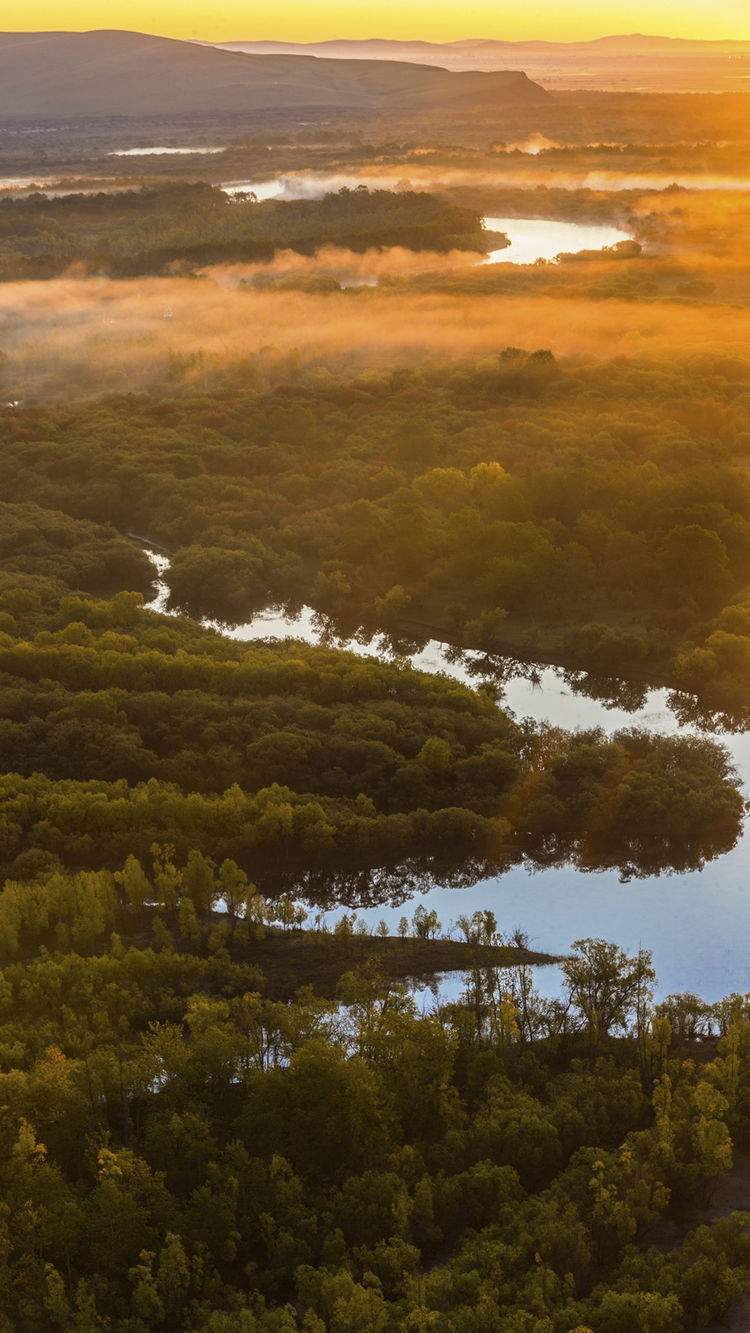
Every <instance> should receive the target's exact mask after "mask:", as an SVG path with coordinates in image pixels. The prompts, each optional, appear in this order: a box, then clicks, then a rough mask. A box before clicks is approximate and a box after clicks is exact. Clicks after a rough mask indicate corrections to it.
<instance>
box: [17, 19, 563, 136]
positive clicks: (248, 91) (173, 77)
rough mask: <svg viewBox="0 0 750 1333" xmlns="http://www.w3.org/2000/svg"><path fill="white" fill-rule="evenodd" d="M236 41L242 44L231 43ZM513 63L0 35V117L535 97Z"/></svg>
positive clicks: (483, 102) (525, 100) (115, 34)
mask: <svg viewBox="0 0 750 1333" xmlns="http://www.w3.org/2000/svg"><path fill="white" fill-rule="evenodd" d="M240 45H242V44H240ZM547 98H548V94H547V93H546V92H545V90H544V88H541V87H539V85H538V84H536V83H533V82H532V81H531V80H530V79H529V78H527V76H526V74H525V73H523V72H521V71H518V70H513V71H507V70H502V71H501V70H493V71H489V72H487V71H475V70H467V71H460V72H459V71H450V70H446V69H443V68H440V67H438V66H433V65H426V64H421V63H412V62H410V61H406V62H405V61H397V60H384V59H380V60H377V59H370V58H369V57H365V58H364V59H361V58H360V59H356V60H355V59H320V58H318V57H317V55H315V54H310V53H305V54H298V53H296V51H295V52H292V53H286V52H282V53H280V54H277V53H275V52H269V51H267V50H265V49H264V50H263V51H261V53H260V54H247V53H246V52H245V51H244V49H243V50H240V51H237V50H227V49H222V48H217V47H215V46H212V45H204V44H200V43H193V42H182V41H174V40H172V39H170V38H166V37H150V36H147V35H145V34H144V33H137V32H121V31H96V32H83V33H78V32H32V33H2V34H0V116H3V117H24V118H36V117H49V116H58V117H76V116H87V117H92V116H104V115H109V116H112V115H121V116H135V115H138V116H153V115H183V114H190V113H196V114H197V113H208V112H211V113H222V112H242V111H258V110H274V109H282V108H285V107H289V108H300V109H302V108H310V109H318V110H320V109H328V108H330V109H332V110H333V109H340V110H346V109H349V108H351V109H352V110H358V111H367V110H369V109H372V110H373V111H379V110H393V111H412V110H415V111H418V110H427V109H429V108H430V107H433V106H434V107H439V108H440V109H441V110H446V109H447V110H450V108H451V107H453V106H455V107H456V108H457V109H458V108H461V109H463V110H472V109H473V108H474V107H476V108H477V109H479V108H483V109H485V110H486V109H492V108H493V107H502V106H508V105H525V104H534V103H537V102H544V101H545V100H547Z"/></svg>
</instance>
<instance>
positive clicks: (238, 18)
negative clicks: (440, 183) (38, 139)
mask: <svg viewBox="0 0 750 1333" xmlns="http://www.w3.org/2000/svg"><path fill="white" fill-rule="evenodd" d="M50 28H56V29H60V28H64V29H84V28H134V29H137V30H139V31H141V32H158V33H163V34H164V35H165V36H171V37H188V38H190V37H193V38H195V37H198V38H203V39H205V40H209V41H222V40H224V41H225V40H229V39H231V38H235V39H239V38H246V39H261V38H274V37H275V38H282V39H285V40H287V41H316V40H318V41H319V40H322V39H324V38H329V37H376V36H377V37H396V38H415V37H420V38H425V39H428V40H431V41H450V40H451V39H457V38H461V37H506V38H511V39H514V40H517V39H521V38H527V37H536V38H539V37H543V38H547V39H551V40H560V41H569V40H575V39H577V38H587V37H599V36H603V35H604V34H607V33H619V32H647V33H667V34H669V35H671V36H678V37H708V38H721V37H724V38H729V37H734V38H745V39H748V40H750V0H567V2H566V0H531V3H530V4H529V5H519V4H518V3H514V4H512V5H511V4H502V3H497V0H467V2H466V3H464V4H459V3H457V0H371V2H370V3H364V2H363V0H282V3H281V4H278V5H259V4H257V3H254V4H248V3H247V0H222V3H221V4H220V5H212V4H207V3H206V0H106V3H104V2H103V0H4V3H3V6H2V12H0V29H2V30H4V31H24V32H27V31H30V30H31V31H35V30H39V29H50Z"/></svg>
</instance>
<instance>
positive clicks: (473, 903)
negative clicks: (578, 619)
mask: <svg viewBox="0 0 750 1333" xmlns="http://www.w3.org/2000/svg"><path fill="white" fill-rule="evenodd" d="M150 554H151V555H152V558H153V560H154V563H155V566H156V568H157V569H158V571H159V575H160V584H159V594H158V596H157V598H156V599H155V601H154V602H153V603H152V604H151V606H152V609H153V610H156V611H162V612H163V611H165V610H166V609H167V599H168V595H169V589H168V584H167V582H166V575H167V573H168V568H169V561H168V560H167V558H166V557H165V556H162V555H154V554H153V552H152V553H150ZM209 623H210V622H209ZM213 627H214V628H217V629H220V630H221V631H222V632H223V633H226V634H227V635H228V636H229V637H230V638H232V639H237V640H240V641H244V642H249V641H252V640H257V639H264V638H278V639H282V638H296V639H304V640H305V641H306V642H308V643H317V642H319V641H320V635H319V632H318V629H317V622H316V618H315V615H314V612H313V611H312V610H311V609H310V608H305V609H304V610H303V611H302V613H301V615H300V616H298V617H296V618H290V617H287V616H285V615H284V614H283V613H281V612H279V611H277V610H269V611H267V612H265V613H263V614H261V615H258V616H255V617H254V619H253V620H252V621H250V622H249V623H248V624H246V625H239V626H236V627H235V628H231V629H227V628H226V627H224V626H221V625H219V624H217V623H214V625H213ZM337 646H342V647H346V648H347V649H349V650H350V651H353V652H356V653H359V654H362V655H375V656H379V657H383V658H387V657H388V653H387V651H386V650H385V649H384V648H383V646H382V644H381V643H380V642H379V641H374V642H373V643H370V644H367V645H363V644H360V643H357V642H354V641H352V642H349V643H347V644H344V645H338V644H337ZM480 659H481V654H478V653H465V654H463V655H462V657H461V658H460V659H459V660H456V658H455V653H452V652H451V649H450V647H449V646H448V645H445V644H441V643H438V642H437V641H434V640H433V641H431V642H430V643H429V644H428V645H427V646H426V647H425V648H424V649H423V650H422V651H421V652H419V653H416V654H415V655H414V656H413V657H412V658H411V661H412V663H413V665H414V666H415V667H417V668H419V669H420V670H423V671H431V672H437V671H440V672H444V673H445V674H447V675H450V676H453V677H454V678H456V679H459V680H462V681H464V682H466V683H469V684H472V683H474V684H476V682H477V676H476V675H475V674H473V673H472V672H471V670H470V666H471V663H472V662H478V661H479V660H480ZM501 702H502V705H503V707H506V708H509V709H510V710H511V711H512V712H513V713H514V714H515V715H516V717H518V718H523V717H530V718H533V719H534V721H536V722H549V723H552V724H553V725H555V726H560V727H565V728H568V729H575V728H589V727H603V728H604V729H605V730H606V731H607V732H612V731H616V730H618V729H619V728H622V727H632V726H642V727H646V728H648V729H650V730H652V731H655V732H662V733H670V732H675V731H677V730H679V727H680V724H679V722H678V720H677V718H676V717H675V714H674V713H673V711H672V710H671V709H670V707H669V703H668V692H667V691H666V690H662V689H652V690H648V691H647V692H646V697H645V700H644V701H643V703H642V704H641V706H640V707H638V708H637V709H634V710H633V711H627V710H626V709H624V708H622V707H613V706H610V705H608V704H607V703H605V702H603V701H601V700H599V699H592V698H589V697H587V696H586V695H584V694H580V693H576V692H575V690H574V688H573V686H572V684H571V683H570V682H569V681H568V680H567V679H566V677H565V674H564V673H563V671H562V670H560V669H558V668H555V667H549V666H539V667H537V668H535V669H534V670H533V671H530V670H528V667H527V668H526V669H525V670H524V671H521V670H519V672H518V673H517V674H515V675H513V674H512V675H511V676H510V678H509V679H508V680H507V682H506V685H505V689H504V695H503V698H502V701H501ZM715 739H717V740H719V741H721V742H722V743H723V744H725V745H727V747H728V749H729V751H730V753H731V755H732V758H733V760H734V763H735V765H736V767H737V770H738V772H739V773H740V775H741V777H742V779H743V782H744V783H745V786H746V787H747V786H748V784H750V732H742V733H739V734H731V735H723V734H717V735H716V737H715ZM749 869H750V836H749V835H748V832H747V831H746V832H745V834H744V836H743V837H742V839H741V840H740V842H739V843H738V844H737V846H736V847H735V848H734V850H733V851H731V852H730V853H728V854H727V855H726V856H723V857H720V858H718V859H717V860H715V861H713V862H711V863H710V864H709V865H707V867H706V868H705V870H703V871H693V872H691V873H687V874H672V875H661V876H650V877H648V878H645V879H639V880H631V881H629V882H627V883H622V882H621V881H620V879H619V878H618V875H617V873H616V872H614V871H603V872H584V871H581V870H577V869H574V868H573V867H571V866H565V867H562V868H559V869H557V868H555V869H547V870H537V871H534V870H532V869H530V868H529V867H528V866H525V865H519V866H515V867H513V868H512V869H511V870H509V871H507V872H506V873H505V874H503V875H501V876H493V877H491V878H489V879H484V880H480V881H479V882H478V883H476V884H473V885H472V886H471V887H470V888H458V889H456V888H446V887H435V888H433V889H432V890H431V891H430V892H429V893H426V894H420V895H418V896H417V897H415V898H414V899H413V900H412V901H411V902H410V903H408V904H406V905H404V906H399V907H389V906H388V905H385V906H379V907H374V908H363V909H361V910H360V911H359V912H358V916H359V917H360V918H363V919H364V920H365V921H366V922H368V923H369V924H373V925H375V924H377V922H378V921H379V920H381V919H382V920H385V921H387V922H388V924H389V926H391V927H392V928H394V929H395V927H396V926H397V924H398V921H399V918H400V917H401V916H403V915H408V916H410V915H411V913H412V912H413V911H414V908H415V907H416V905H417V903H418V902H422V903H424V904H425V906H427V907H430V908H432V907H434V908H435V909H436V911H437V913H438V916H439V917H440V920H441V922H442V923H443V926H444V927H448V926H450V925H451V924H452V923H453V922H454V921H455V920H456V918H457V917H458V916H459V915H461V914H462V913H467V914H471V913H472V912H474V911H477V910H480V909H486V908H490V909H491V910H492V911H493V912H494V913H495V916H496V917H497V920H498V925H499V928H500V930H501V931H502V932H503V933H508V932H509V931H511V930H512V929H513V928H514V927H516V926H520V927H521V928H522V929H523V930H525V931H526V933H527V934H528V936H529V941H530V944H531V946H532V947H533V948H535V949H539V950H542V951H544V952H548V953H557V954H560V953H565V952H566V951H567V949H568V948H569V946H570V944H571V942H572V941H573V940H575V939H578V938H581V937H584V936H591V935H595V936H599V937H601V938H602V939H608V940H613V941H615V942H616V943H618V944H620V945H621V946H622V947H623V948H624V949H627V950H634V949H637V948H639V947H641V946H643V947H644V948H647V949H650V950H651V951H652V953H653V956H654V965H655V967H656V971H657V976H658V991H657V993H658V994H659V995H665V994H668V993H670V992H674V991H688V990H689V991H694V992H696V993H697V994H699V995H701V996H702V997H703V998H704V999H705V1000H707V1001H710V1002H713V1001H715V1000H718V999H721V997H722V996H724V995H726V994H729V993H730V992H732V991H741V992H745V991H748V990H750V960H749V959H748V940H750V891H749V885H748V881H749V875H748V871H749ZM336 915H337V913H336V912H335V911H332V912H330V913H329V916H328V919H329V921H331V922H333V921H334V920H335V919H336ZM538 976H539V978H540V984H541V986H542V988H543V989H545V990H546V991H548V993H549V991H550V990H551V991H552V992H554V990H555V988H556V984H557V977H556V970H555V969H541V970H540V971H539V973H538ZM459 985H460V983H459V982H458V980H457V979H447V981H446V982H445V983H444V985H443V987H442V988H441V993H442V994H443V995H444V996H445V995H446V994H450V993H452V992H454V991H455V988H457V987H459Z"/></svg>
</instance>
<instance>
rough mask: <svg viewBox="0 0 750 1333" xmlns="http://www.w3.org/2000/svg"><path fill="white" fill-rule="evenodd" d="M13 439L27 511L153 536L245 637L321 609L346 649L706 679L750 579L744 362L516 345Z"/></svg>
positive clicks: (40, 425)
mask: <svg viewBox="0 0 750 1333" xmlns="http://www.w3.org/2000/svg"><path fill="white" fill-rule="evenodd" d="M3 427H4V436H5V443H4V448H3V451H2V455H1V456H0V482H1V483H2V486H3V489H4V493H5V494H6V496H7V497H8V499H9V500H12V501H14V502H16V503H28V502H29V501H31V500H32V499H33V501H34V502H35V503H37V504H40V505H45V506H49V507H50V508H55V509H61V508H62V509H64V510H65V511H66V512H67V513H69V514H71V515H72V516H74V517H76V518H85V519H87V520H95V521H98V522H100V523H103V522H114V523H115V524H116V525H117V527H118V528H119V529H120V530H122V531H128V530H131V529H135V530H136V531H139V532H144V533H146V534H148V535H149V536H151V537H152V538H153V539H154V540H157V541H160V542H161V543H163V544H164V545H165V546H167V547H168V548H169V549H170V552H171V557H172V564H171V570H170V575H169V577H170V584H171V590H172V601H173V604H174V605H177V606H180V607H182V608H184V609H187V610H188V611H190V612H192V613H193V614H200V615H204V614H206V615H211V616H214V617H218V618H220V619H223V620H227V621H234V622H237V621H242V620H245V619H248V618H249V617H250V616H251V615H252V614H253V612H255V611H256V610H258V609H259V608H261V607H263V606H265V605H266V604H268V603H287V602H288V603H291V604H292V605H299V604H300V603H303V602H308V603H310V604H312V605H313V606H314V607H315V608H316V609H317V610H319V611H321V612H323V613H325V615H327V616H328V617H329V618H330V620H331V622H332V624H333V626H334V627H335V628H337V629H338V630H340V631H341V632H342V633H345V634H346V635H351V634H353V633H354V632H355V631H357V630H358V629H359V628H360V627H363V628H364V629H366V630H369V631H370V632H373V631H374V630H376V629H386V630H390V631H393V632H395V633H397V634H400V635H401V636H402V637H403V636H404V635H409V636H410V637H412V638H414V637H418V636H419V635H420V633H421V635H422V638H423V640H424V639H425V638H426V637H427V636H428V632H429V631H431V632H432V633H434V634H437V635H438V636H439V637H442V638H446V639H450V640H452V641H454V642H459V643H462V644H464V645H469V646H476V647H480V648H485V649H487V650H501V649H506V650H508V649H510V650H512V649H513V648H516V649H520V650H522V651H525V652H527V653H528V654H530V655H533V652H534V649H535V648H536V649H538V650H539V651H542V652H545V653H547V654H554V653H557V654H558V655H559V656H560V657H567V658H568V660H570V661H572V662H575V663H577V664H579V665H582V666H585V667H587V668H589V669H592V670H595V671H596V670H598V671H615V670H617V671H625V672H627V671H631V672H636V673H637V672H640V673H642V674H643V675H647V674H648V673H653V672H654V671H659V672H660V673H661V674H667V673H670V674H671V676H672V679H677V677H678V675H679V678H680V680H684V681H686V682H688V681H689V682H692V681H693V680H694V679H697V676H698V672H697V670H696V663H693V665H692V666H688V667H685V668H684V669H683V668H682V667H681V668H680V671H679V672H678V671H677V670H676V669H675V668H674V667H672V665H671V663H672V660H673V658H674V656H675V654H676V653H677V652H681V651H683V650H684V649H685V648H686V647H692V646H693V645H695V644H698V643H700V642H701V641H702V639H703V638H704V636H705V634H706V632H707V629H708V630H710V628H711V622H712V619H713V618H714V617H715V616H717V615H719V614H720V613H721V611H722V609H723V608H724V607H725V606H727V605H728V604H732V603H733V601H734V600H735V599H736V598H737V597H738V596H739V595H740V594H741V591H742V589H744V587H745V586H746V582H747V579H748V575H750V491H748V486H747V479H746V476H745V471H744V466H745V459H746V455H747V448H748V444H750V398H748V376H747V368H746V367H745V366H744V365H743V364H742V363H739V362H738V363H727V362H724V363H721V364H719V363H710V362H701V361H695V362H693V363H690V364H687V363H683V364H669V363H663V364H661V363H655V364H651V365H649V366H646V365H640V364H637V363H628V362H624V361H618V362H617V363H616V364H609V365H606V366H602V367H596V366H593V365H591V364H588V365H584V364H576V365H568V366H561V365H559V364H558V363H557V362H556V361H555V360H554V358H553V357H552V356H551V355H550V354H549V353H547V352H544V351H539V352H536V353H531V354H527V353H524V352H522V351H519V350H517V349H512V348H510V349H506V351H505V352H503V353H502V354H501V355H500V356H499V357H498V358H496V359H490V360H487V361H486V362H484V363H482V364H480V365H475V366H461V367H453V368H452V369H440V370H432V371H427V370H424V371H419V372H417V371H413V372H412V371H406V370H401V371H396V372H393V373H383V374H377V375H376V374H371V375H368V376H363V377H360V378H359V379H357V380H354V381H349V382H343V383H340V384H338V383H332V382H331V381H330V380H329V379H328V378H327V377H321V378H320V379H319V380H318V381H317V382H313V383H308V384H304V385H297V386H291V385H285V386H282V387H280V388H278V389H276V390H274V391H272V392H269V393H249V394H232V395H230V394H225V395H223V396H222V395H216V396H214V397H210V398H209V397H204V398H199V399H184V400H182V399H177V400H165V401H163V402H154V401H151V400H148V399H143V398H141V399H127V400H113V401H109V402H107V403H99V404H97V405H96V406H92V405H89V406H86V405H83V406H77V407H66V408H64V409H54V408H52V409H41V408H30V409H26V410H24V409H17V410H15V411H13V412H11V413H7V414H6V416H5V418H4V421H3ZM62 457H64V459H65V463H64V465H62V464H61V458H62ZM728 614H729V616H730V618H731V621H732V624H733V626H734V627H735V628H734V629H733V630H732V632H733V633H734V634H735V635H736V634H737V629H736V626H737V625H738V624H739V622H740V621H741V620H742V612H741V611H731V612H728ZM740 637H742V636H740ZM745 642H746V640H745ZM738 651H739V650H738ZM701 662H702V663H703V667H702V671H703V676H704V677H707V676H708V675H709V674H710V672H711V671H712V670H714V668H713V667H712V665H711V662H710V660H709V659H705V658H701ZM714 674H715V675H717V674H718V675H719V676H721V675H722V669H721V668H716V670H715V671H714ZM724 674H726V673H724ZM740 690H741V691H745V686H744V685H741V686H740Z"/></svg>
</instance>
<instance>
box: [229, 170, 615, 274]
mask: <svg viewBox="0 0 750 1333" xmlns="http://www.w3.org/2000/svg"><path fill="white" fill-rule="evenodd" d="M361 185H365V186H367V187H368V188H369V189H371V190H394V189H398V188H401V186H400V184H399V182H398V181H396V180H395V179H394V177H393V176H382V177H379V176H316V175H312V174H309V173H308V174H305V173H300V174H299V175H297V174H290V175H288V176H276V177H274V178H273V179H272V180H265V181H234V182H232V183H228V184H226V185H223V186H222V189H223V190H224V192H225V194H229V195H232V196H237V195H246V194H254V195H255V197H256V199H258V200H265V199H282V200H288V201H291V200H295V199H322V198H323V196H324V195H326V194H331V193H332V192H333V191H335V190H342V189H348V190H355V189H357V187H358V186H361ZM483 222H484V226H485V228H486V230H487V231H488V232H493V231H497V232H503V233H504V234H505V235H506V236H507V237H508V240H509V242H510V245H507V246H503V247H502V248H501V249H498V250H490V251H489V253H488V254H487V255H486V257H485V259H484V260H483V263H485V264H535V263H537V262H538V261H539V260H542V259H544V260H547V261H548V262H551V261H553V260H554V259H556V258H557V256H558V255H560V254H578V253H580V251H582V250H604V249H606V248H607V247H608V246H612V245H619V244H620V243H621V242H622V241H630V240H632V237H631V235H630V233H629V232H626V231H623V230H622V229H621V228H619V227H613V226H608V225H602V224H601V223H587V222H560V221H557V220H556V219H554V218H505V217H502V218H501V217H489V216H488V217H485V218H483Z"/></svg>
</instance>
